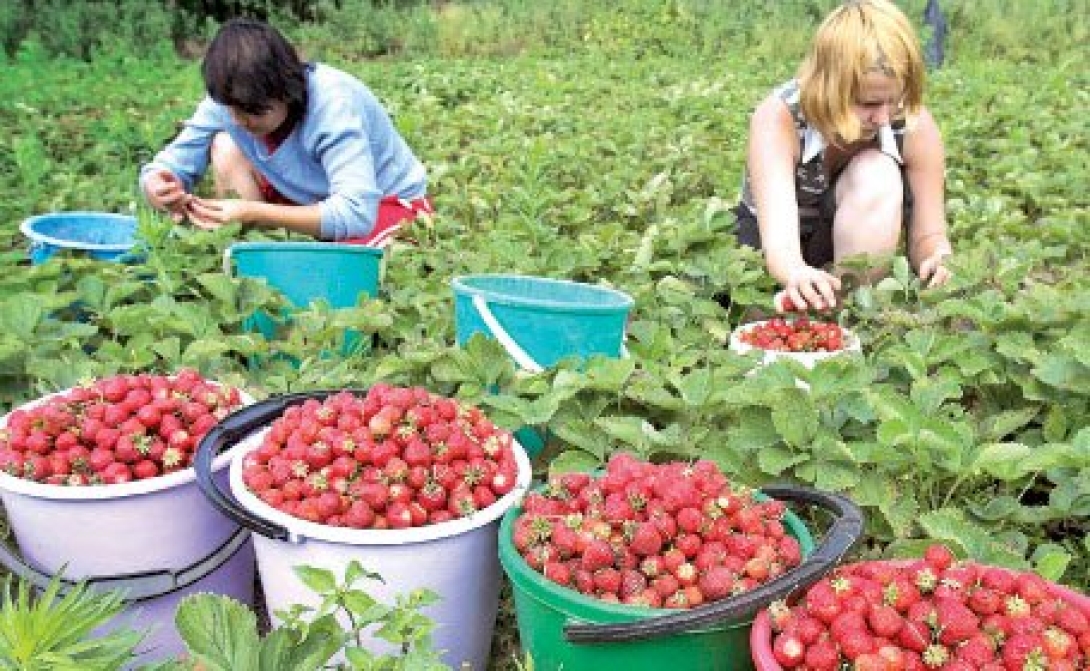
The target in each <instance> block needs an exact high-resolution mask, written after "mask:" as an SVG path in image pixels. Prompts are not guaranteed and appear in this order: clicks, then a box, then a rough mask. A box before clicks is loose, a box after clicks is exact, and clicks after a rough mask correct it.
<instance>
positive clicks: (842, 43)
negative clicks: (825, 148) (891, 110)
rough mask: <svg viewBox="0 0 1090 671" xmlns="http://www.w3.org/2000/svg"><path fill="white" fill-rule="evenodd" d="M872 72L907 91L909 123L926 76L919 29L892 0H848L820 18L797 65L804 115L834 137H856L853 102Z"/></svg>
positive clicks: (858, 132)
mask: <svg viewBox="0 0 1090 671" xmlns="http://www.w3.org/2000/svg"><path fill="white" fill-rule="evenodd" d="M872 72H881V73H883V74H886V75H889V76H890V77H893V78H894V79H896V80H897V82H898V83H900V85H901V87H902V90H903V96H904V97H903V101H902V106H901V108H900V110H899V111H898V113H897V115H898V118H903V119H905V120H906V122H908V123H909V124H911V122H912V121H913V119H914V118H915V117H916V115H917V114H918V113H919V111H920V107H921V106H922V105H923V87H924V79H925V70H924V64H923V57H922V56H921V54H920V44H919V39H918V38H917V37H916V31H915V30H913V28H912V24H911V23H909V21H908V19H907V18H906V17H905V15H904V13H903V12H901V10H900V9H898V8H897V6H896V5H894V4H893V3H892V2H889V0H851V1H850V2H845V3H844V4H843V5H841V6H840V7H838V8H837V9H835V10H833V12H832V13H831V14H829V16H827V17H826V18H825V21H823V22H822V24H821V26H820V27H819V28H818V30H817V33H816V34H815V35H814V41H813V44H812V45H811V47H810V53H809V54H808V55H807V57H806V59H805V60H804V61H803V63H802V66H801V67H800V68H799V73H798V79H799V90H800V105H801V107H802V113H803V115H804V116H805V117H806V120H807V121H808V122H809V123H811V124H813V125H814V126H815V127H816V128H817V129H818V130H819V131H820V132H821V134H822V135H823V136H825V137H826V138H828V139H829V140H830V141H832V142H838V141H840V140H843V141H846V142H851V141H853V140H856V139H858V138H859V137H860V135H861V128H860V124H859V120H858V119H857V118H856V116H855V114H853V113H852V105H853V102H854V101H855V100H856V97H857V96H858V95H859V92H860V90H861V88H862V82H863V79H864V77H865V76H866V75H867V74H868V73H872Z"/></svg>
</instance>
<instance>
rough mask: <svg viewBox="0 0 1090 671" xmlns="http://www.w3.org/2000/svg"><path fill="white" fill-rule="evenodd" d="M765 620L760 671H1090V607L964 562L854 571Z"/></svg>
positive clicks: (756, 653)
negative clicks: (870, 670) (1086, 670)
mask: <svg viewBox="0 0 1090 671" xmlns="http://www.w3.org/2000/svg"><path fill="white" fill-rule="evenodd" d="M796 597H797V598H796V599H795V600H794V601H793V602H778V603H775V604H773V605H772V606H770V607H769V608H768V609H766V610H765V611H763V612H762V613H760V614H759V615H758V616H757V619H756V620H755V621H754V624H753V628H752V631H751V641H750V648H751V650H752V652H753V659H754V662H755V664H756V668H757V669H759V670H760V671H781V670H782V669H810V670H813V671H822V670H825V669H828V670H834V669H842V668H849V667H850V668H853V669H876V670H880V671H884V670H888V671H898V670H900V669H908V670H912V669H922V670H926V669H943V670H944V671H946V670H949V671H963V670H964V671H970V670H972V669H979V670H983V671H1045V670H1046V669H1047V670H1049V671H1064V670H1074V669H1086V668H1088V667H1090V598H1087V597H1086V596H1084V595H1081V594H1078V593H1076V592H1074V591H1073V590H1070V589H1067V588H1065V587H1062V586H1060V585H1057V584H1054V583H1051V582H1048V581H1046V580H1045V579H1043V578H1041V577H1040V576H1038V575H1036V574H1034V573H1030V572H1023V571H1014V570H1011V569H1006V568H1000V567H995V566H986V565H981V564H977V563H974V562H967V561H966V562H963V561H956V560H955V558H954V555H953V554H952V553H951V552H950V550H949V549H948V548H947V547H945V546H943V545H933V546H930V547H929V548H928V549H927V551H926V552H925V553H924V556H923V557H922V558H919V559H915V560H893V561H870V562H860V563H855V564H846V565H843V566H840V567H838V568H837V569H835V570H834V571H833V572H832V573H830V574H829V575H828V576H826V577H824V578H822V579H821V580H819V581H818V582H816V583H814V584H813V585H811V586H810V587H809V589H808V590H806V591H805V592H804V593H801V594H798V595H796Z"/></svg>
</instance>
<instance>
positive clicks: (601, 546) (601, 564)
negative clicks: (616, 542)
mask: <svg viewBox="0 0 1090 671" xmlns="http://www.w3.org/2000/svg"><path fill="white" fill-rule="evenodd" d="M580 561H581V563H582V565H583V568H585V569H587V570H589V571H597V570H598V569H603V568H606V567H609V566H613V546H612V545H610V544H609V543H608V542H606V541H604V540H602V539H600V538H594V539H592V540H590V541H588V542H587V545H586V547H585V548H584V549H583V556H582V558H581V560H580Z"/></svg>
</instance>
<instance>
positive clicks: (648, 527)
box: [629, 522, 663, 557]
mask: <svg viewBox="0 0 1090 671" xmlns="http://www.w3.org/2000/svg"><path fill="white" fill-rule="evenodd" d="M662 542H663V539H662V534H661V533H659V530H658V528H657V527H656V526H655V525H654V523H652V522H642V523H640V524H639V525H638V526H637V527H636V530H635V532H633V534H632V540H631V541H630V542H629V548H631V550H632V551H633V552H635V553H636V554H637V555H640V556H641V557H648V556H651V555H657V554H658V553H659V552H660V551H661V550H662Z"/></svg>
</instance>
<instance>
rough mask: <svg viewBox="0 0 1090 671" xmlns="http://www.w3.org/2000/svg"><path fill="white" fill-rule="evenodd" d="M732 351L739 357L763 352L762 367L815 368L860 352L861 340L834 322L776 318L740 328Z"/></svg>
mask: <svg viewBox="0 0 1090 671" xmlns="http://www.w3.org/2000/svg"><path fill="white" fill-rule="evenodd" d="M730 349H731V350H732V351H734V352H737V353H739V354H749V353H750V352H755V351H756V352H761V353H762V354H763V359H762V363H764V364H769V363H772V362H774V361H778V360H780V359H791V360H793V361H797V362H799V363H801V364H803V365H804V366H806V367H807V368H813V367H814V365H815V364H817V363H818V362H819V361H823V360H825V359H829V358H831V357H835V356H840V355H842V354H844V353H845V352H861V351H862V346H861V345H860V342H859V337H858V336H856V335H855V333H853V332H852V331H850V330H848V329H846V328H844V327H842V326H840V325H839V324H837V323H835V322H827V321H821V320H816V319H811V318H810V317H807V316H805V315H803V316H799V317H773V318H772V319H766V320H761V321H756V322H750V323H748V324H744V325H742V326H739V327H738V328H736V329H735V330H734V332H733V333H731V336H730Z"/></svg>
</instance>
